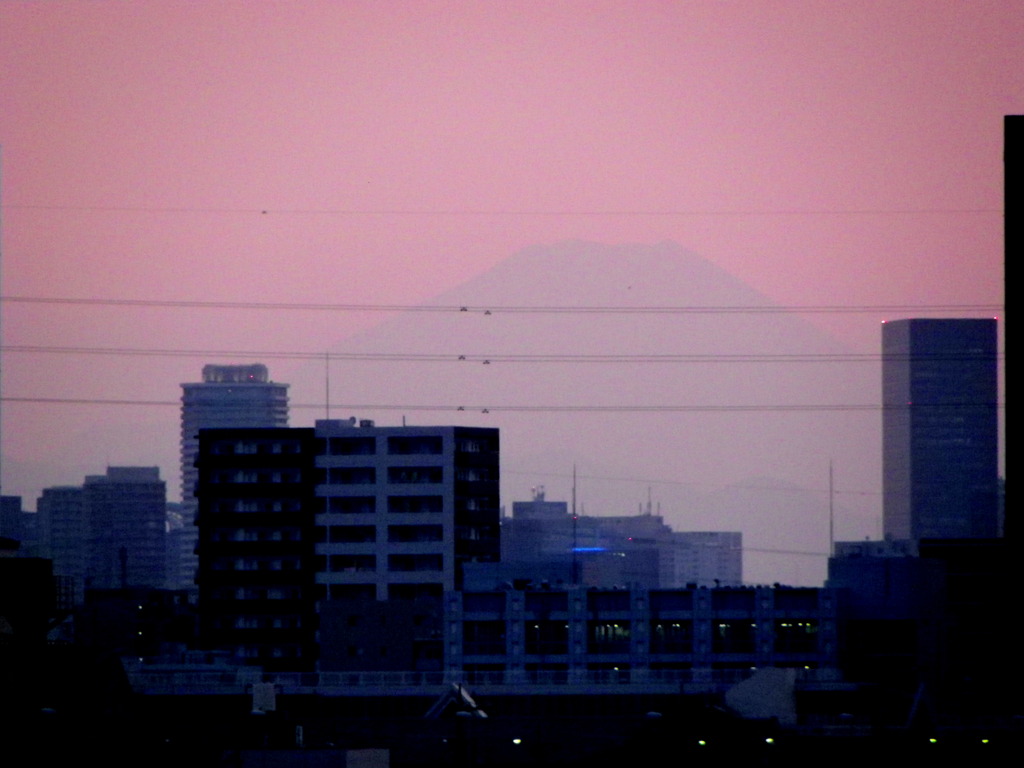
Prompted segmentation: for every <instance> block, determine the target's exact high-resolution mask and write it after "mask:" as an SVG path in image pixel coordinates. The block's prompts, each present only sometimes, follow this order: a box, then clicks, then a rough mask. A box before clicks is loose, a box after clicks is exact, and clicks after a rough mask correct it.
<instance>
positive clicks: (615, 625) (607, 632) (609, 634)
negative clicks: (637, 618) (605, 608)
mask: <svg viewBox="0 0 1024 768" xmlns="http://www.w3.org/2000/svg"><path fill="white" fill-rule="evenodd" d="M629 630H630V626H629V622H628V621H625V620H623V621H589V622H587V650H588V651H589V652H590V653H629V636H630V631H629Z"/></svg>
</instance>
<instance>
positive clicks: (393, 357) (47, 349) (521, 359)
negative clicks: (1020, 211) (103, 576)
mask: <svg viewBox="0 0 1024 768" xmlns="http://www.w3.org/2000/svg"><path fill="white" fill-rule="evenodd" d="M0 352H4V353H23V354H60V355H101V356H102V355H107V356H125V357H188V358H195V357H206V358H212V357H231V358H242V357H252V358H266V359H283V360H323V359H324V353H323V352H288V351H253V350H209V349H157V348H137V347H74V346H60V347H58V346H45V345H32V344H14V345H5V346H0ZM329 354H330V357H331V359H333V360H337V361H346V362H351V361H370V362H413V363H419V362H426V363H462V362H466V363H483V364H491V363H848V362H849V363H873V362H879V361H881V360H883V359H888V360H910V359H914V360H921V359H925V358H927V359H928V360H943V361H956V360H967V359H970V360H977V356H974V357H970V356H967V355H959V354H942V355H926V356H925V355H913V356H911V355H888V356H883V355H882V354H879V353H870V354H862V353H842V354H840V353H834V354H800V353H792V354H612V353H605V354H558V353H551V354H501V353H498V354H454V353H415V352H330V353H329ZM1003 357H1004V356H1003V355H998V356H997V359H1002V358H1003Z"/></svg>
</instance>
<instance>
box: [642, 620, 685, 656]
mask: <svg viewBox="0 0 1024 768" xmlns="http://www.w3.org/2000/svg"><path fill="white" fill-rule="evenodd" d="M692 652H693V622H692V621H665V620H662V619H653V620H652V621H651V653H692Z"/></svg>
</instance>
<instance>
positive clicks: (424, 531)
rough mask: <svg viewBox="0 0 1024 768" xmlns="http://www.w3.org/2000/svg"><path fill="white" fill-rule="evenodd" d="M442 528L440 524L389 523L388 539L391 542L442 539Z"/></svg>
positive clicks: (409, 542) (408, 542)
mask: <svg viewBox="0 0 1024 768" xmlns="http://www.w3.org/2000/svg"><path fill="white" fill-rule="evenodd" d="M443 539H444V528H443V527H442V526H440V525H389V526H388V541H389V542H391V543H393V544H411V543H416V542H423V541H442V540H443Z"/></svg>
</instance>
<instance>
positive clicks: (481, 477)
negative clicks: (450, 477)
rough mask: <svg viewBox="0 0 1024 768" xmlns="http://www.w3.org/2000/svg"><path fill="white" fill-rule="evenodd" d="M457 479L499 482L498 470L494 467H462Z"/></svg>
mask: <svg viewBox="0 0 1024 768" xmlns="http://www.w3.org/2000/svg"><path fill="white" fill-rule="evenodd" d="M455 479H456V480H458V481H459V482H463V483H483V482H497V480H498V470H497V469H496V468H494V467H460V468H459V469H457V470H456V471H455Z"/></svg>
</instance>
